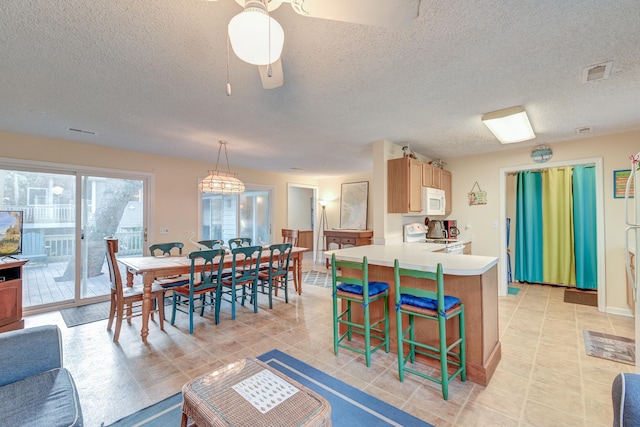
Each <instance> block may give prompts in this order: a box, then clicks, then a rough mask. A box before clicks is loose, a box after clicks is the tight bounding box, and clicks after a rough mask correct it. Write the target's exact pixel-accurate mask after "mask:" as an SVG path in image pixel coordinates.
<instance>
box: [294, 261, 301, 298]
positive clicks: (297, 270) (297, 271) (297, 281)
mask: <svg viewBox="0 0 640 427" xmlns="http://www.w3.org/2000/svg"><path fill="white" fill-rule="evenodd" d="M301 254H302V252H301V253H300V255H298V256H296V257H295V258H294V259H293V284H294V285H295V287H296V291H297V292H298V295H302V255H301Z"/></svg>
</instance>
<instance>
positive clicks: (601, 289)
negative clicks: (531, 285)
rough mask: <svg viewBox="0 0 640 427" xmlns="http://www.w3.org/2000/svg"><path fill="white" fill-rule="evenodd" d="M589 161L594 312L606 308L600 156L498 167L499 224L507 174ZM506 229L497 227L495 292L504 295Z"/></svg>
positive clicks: (503, 213) (504, 206)
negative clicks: (594, 260) (593, 228)
mask: <svg viewBox="0 0 640 427" xmlns="http://www.w3.org/2000/svg"><path fill="white" fill-rule="evenodd" d="M586 164H593V165H595V168H596V240H597V243H596V244H597V257H598V311H603V312H605V311H608V308H607V301H606V297H607V292H606V283H605V279H606V274H605V235H604V182H603V181H604V172H603V161H602V157H593V158H588V159H578V160H566V161H562V162H553V163H544V164H536V165H525V166H515V167H507V168H500V224H506V221H507V202H506V197H507V194H506V186H507V184H506V181H507V180H506V177H507V174H508V173H512V172H521V171H527V170H534V169H548V168H558V167H566V166H577V165H586ZM506 253H507V230H506V227H500V266H501V267H500V269H499V274H498V283H499V286H498V295H500V296H506V295H507V293H508V288H509V284H508V283H507V268H506V265H507V257H506Z"/></svg>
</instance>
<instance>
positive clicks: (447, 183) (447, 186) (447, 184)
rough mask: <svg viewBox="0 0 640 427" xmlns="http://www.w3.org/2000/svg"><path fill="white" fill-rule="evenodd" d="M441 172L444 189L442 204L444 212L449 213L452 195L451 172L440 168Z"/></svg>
mask: <svg viewBox="0 0 640 427" xmlns="http://www.w3.org/2000/svg"><path fill="white" fill-rule="evenodd" d="M441 172H442V189H443V190H444V197H445V204H444V213H445V214H446V215H449V214H450V213H451V210H452V203H451V202H452V199H453V195H452V194H451V172H449V171H445V170H441Z"/></svg>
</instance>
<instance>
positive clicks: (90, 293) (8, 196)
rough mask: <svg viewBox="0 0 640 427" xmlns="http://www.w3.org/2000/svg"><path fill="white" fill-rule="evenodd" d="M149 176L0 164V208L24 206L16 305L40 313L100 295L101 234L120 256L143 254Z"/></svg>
mask: <svg viewBox="0 0 640 427" xmlns="http://www.w3.org/2000/svg"><path fill="white" fill-rule="evenodd" d="M147 181H148V178H146V177H144V178H140V177H136V176H122V175H120V174H118V175H112V176H110V175H109V174H107V173H104V174H101V175H98V174H95V173H91V171H89V172H87V171H82V170H74V169H73V168H72V167H69V168H64V167H59V168H55V167H51V168H49V167H38V166H16V165H6V164H3V165H0V196H2V197H1V199H0V210H19V211H22V212H23V237H22V253H21V254H18V255H15V257H16V258H20V259H25V260H27V261H28V262H27V263H26V264H25V266H24V268H23V280H22V287H23V308H24V309H25V310H26V311H32V312H37V311H47V310H53V309H55V308H56V307H59V306H72V305H82V304H84V303H87V302H91V301H98V300H104V299H107V298H108V296H109V294H110V281H109V273H108V269H107V267H106V259H105V244H104V237H105V236H116V237H118V239H119V253H118V254H119V256H127V255H142V253H143V248H144V245H145V242H144V237H145V232H144V231H145V229H146V214H145V211H146V204H145V197H144V195H145V194H146V192H145V188H146V187H147Z"/></svg>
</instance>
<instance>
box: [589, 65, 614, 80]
mask: <svg viewBox="0 0 640 427" xmlns="http://www.w3.org/2000/svg"><path fill="white" fill-rule="evenodd" d="M612 66H613V61H607V62H601V63H600V64H595V65H590V66H588V67H584V68H583V69H582V83H589V82H595V81H596V80H605V79H608V78H609V77H611V67H612Z"/></svg>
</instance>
